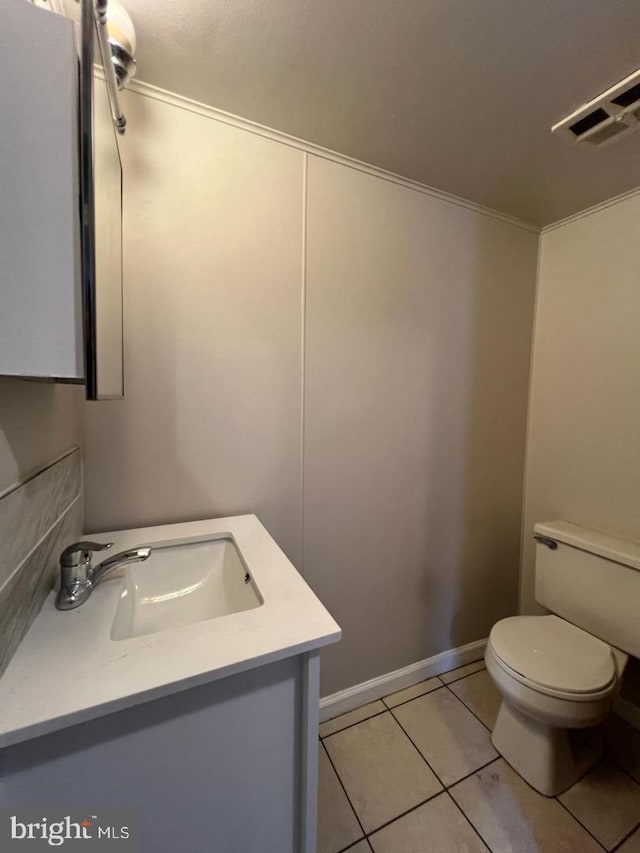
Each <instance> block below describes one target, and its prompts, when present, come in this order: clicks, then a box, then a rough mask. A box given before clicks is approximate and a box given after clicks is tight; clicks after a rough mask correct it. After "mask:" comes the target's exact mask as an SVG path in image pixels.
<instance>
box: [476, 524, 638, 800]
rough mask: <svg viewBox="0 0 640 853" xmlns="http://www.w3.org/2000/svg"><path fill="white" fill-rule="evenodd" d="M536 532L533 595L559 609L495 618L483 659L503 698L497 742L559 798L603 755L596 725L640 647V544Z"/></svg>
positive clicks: (554, 529)
mask: <svg viewBox="0 0 640 853" xmlns="http://www.w3.org/2000/svg"><path fill="white" fill-rule="evenodd" d="M535 530H536V539H537V543H538V544H537V546H536V598H537V600H538V601H539V602H540V603H541V604H543V605H544V606H545V607H547V608H548V609H549V610H552V611H553V612H552V614H551V615H545V616H513V617H509V618H507V619H502V620H501V621H500V622H497V623H496V624H495V625H494V626H493V628H492V630H491V633H490V636H489V640H488V642H487V648H486V652H485V661H486V664H487V670H488V672H489V674H490V676H491V678H492V679H493V681H494V682H495V684H496V686H497V688H498V690H499V691H500V693H501V694H502V704H501V706H500V710H499V713H498V717H497V720H496V724H495V726H494V729H493V732H492V736H491V740H492V742H493V745H494V746H495V748H496V749H497V750H498V752H499V753H500V754H501V755H502V756H503V758H504V759H505V760H506V761H507V762H508V763H509V764H510V765H511V766H512V767H513V769H514V770H516V771H517V772H518V773H519V774H520V775H521V776H522V777H523V778H524V779H525V780H526V781H527V782H528V783H529V784H530V785H531V786H532V787H533V788H535V789H536V790H537V791H539V792H540V793H542V794H545V795H546V796H554V795H556V794H559V793H561V792H562V791H564V790H566V789H567V788H569V787H570V786H571V785H573V784H574V782H575V781H577V779H578V778H579V777H580V776H581V775H583V774H584V773H586V772H587V770H589V768H590V767H592V766H593V765H594V764H595V763H596V762H597V761H598V759H599V758H600V756H601V755H602V736H601V731H600V725H599V724H600V723H601V722H602V721H603V720H604V718H605V717H606V716H607V714H608V713H609V712H610V710H611V707H612V701H613V697H614V696H615V694H616V692H617V690H618V688H619V685H620V681H621V678H622V674H623V672H624V669H625V666H626V664H627V660H628V655H627V652H629V653H630V654H637V653H638V650H640V628H639V627H638V622H637V619H636V617H635V614H636V613H637V612H638V609H637V608H638V607H640V546H638V545H636V544H634V543H624V542H621V541H620V540H613V539H609V538H608V537H604V536H602V534H598V533H594V532H592V531H587V530H585V529H583V528H578V527H576V526H575V525H571V524H569V523H567V522H553V523H550V524H545V525H536V528H535ZM596 633H597V636H596ZM610 643H615V645H611V644H610ZM622 648H624V649H625V650H624V651H622V650H621V649H622Z"/></svg>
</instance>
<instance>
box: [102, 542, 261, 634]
mask: <svg viewBox="0 0 640 853" xmlns="http://www.w3.org/2000/svg"><path fill="white" fill-rule="evenodd" d="M151 547H152V549H153V550H152V551H151V555H150V556H149V558H148V559H147V560H146V561H145V562H144V563H135V564H133V565H131V566H129V567H128V568H127V569H126V572H125V575H124V583H123V586H122V593H121V594H120V599H119V601H118V606H117V608H116V613H115V617H114V620H113V624H112V626H111V639H112V640H127V639H130V638H131V637H140V636H142V635H144V634H155V633H157V632H158V631H165V630H167V629H169V628H178V627H181V626H183V625H190V624H192V623H194V622H203V621H205V620H208V619H218V618H221V617H224V616H228V615H230V614H231V613H240V612H241V611H243V610H251V609H252V608H255V607H260V605H261V604H263V598H262V596H261V595H260V591H259V590H258V587H257V586H256V584H255V582H254V580H253V578H252V577H251V575H250V573H249V571H248V569H247V567H246V565H245V563H244V561H243V559H242V557H241V555H240V552H239V551H238V548H237V546H236V544H235V542H234V541H233V539H232V538H231V537H214V538H208V539H204V540H198V541H193V539H189V540H184V541H180V540H174V541H172V542H166V543H160V544H152V546H151Z"/></svg>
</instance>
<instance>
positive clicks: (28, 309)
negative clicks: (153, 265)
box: [0, 0, 84, 381]
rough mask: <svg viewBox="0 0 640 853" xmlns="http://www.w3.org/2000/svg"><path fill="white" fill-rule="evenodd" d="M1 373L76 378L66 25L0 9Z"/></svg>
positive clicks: (76, 283)
mask: <svg viewBox="0 0 640 853" xmlns="http://www.w3.org/2000/svg"><path fill="white" fill-rule="evenodd" d="M0 32H1V33H2V50H1V51H0V115H1V116H2V121H1V122H0V374H2V375H13V376H32V377H57V378H60V379H65V380H68V381H81V380H82V379H83V372H84V363H83V340H82V305H81V296H80V276H79V268H80V258H79V221H78V213H79V205H78V173H77V168H78V157H77V71H76V69H77V57H76V51H75V45H74V34H73V24H72V23H71V21H69V20H67V19H66V18H63V17H61V16H59V15H54V14H52V13H51V12H48V11H45V10H42V9H38V8H36V7H35V6H33V5H32V4H31V3H27V2H25V0H2V3H0Z"/></svg>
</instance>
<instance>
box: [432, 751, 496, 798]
mask: <svg viewBox="0 0 640 853" xmlns="http://www.w3.org/2000/svg"><path fill="white" fill-rule="evenodd" d="M501 758H502V756H501V755H496V757H495V758H492V759H491V761H487V763H486V764H481V765H480V767H476V769H475V770H472V771H471V773H467V775H466V776H463V777H462V778H461V779H456V781H455V782H452V783H451V784H450V785H448V786H447V787H446V788H445V791H450V790H451V788H455V787H456V785H460V783H461V782H466V781H467V779H470V778H471V777H472V776H475V775H476V773H479V772H480V771H481V770H486V769H487V767H490V766H491V765H492V764H495V762H496V761H500V759H501Z"/></svg>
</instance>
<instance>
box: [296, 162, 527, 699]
mask: <svg viewBox="0 0 640 853" xmlns="http://www.w3.org/2000/svg"><path fill="white" fill-rule="evenodd" d="M536 251H537V236H536V235H535V234H532V233H531V232H529V231H525V230H523V229H520V228H516V227H514V226H513V225H510V224H506V223H504V222H501V221H498V220H496V219H494V218H492V217H489V216H486V215H483V214H480V213H478V212H476V211H472V210H469V209H466V208H463V207H459V206H457V205H454V204H447V203H445V202H443V201H441V200H439V199H434V198H433V197H432V196H430V195H427V194H424V193H421V192H415V191H413V190H409V189H407V188H405V187H400V186H398V185H396V184H393V183H390V182H388V181H384V180H380V179H379V178H377V177H373V176H371V175H367V174H363V173H361V172H358V171H356V170H354V169H350V168H347V167H345V166H342V165H337V164H335V163H331V162H329V161H327V160H323V159H320V158H316V157H313V158H310V161H309V177H308V222H307V326H306V333H307V334H306V339H307V347H306V381H305V392H306V393H305V398H306V418H305V512H304V522H305V526H304V542H305V550H304V569H305V575H306V577H307V579H308V580H309V582H310V583H311V585H312V586H313V588H314V589H315V590H316V592H317V593H318V594H319V596H320V598H321V599H322V600H323V601H325V602H326V603H327V604H328V605H329V607H330V609H331V610H332V613H333V615H334V617H335V618H336V619H337V621H338V623H339V624H340V625H341V627H342V629H343V640H342V642H341V643H339V644H338V645H337V646H335V647H334V648H332V649H327V650H326V653H325V655H324V657H323V664H324V666H325V670H326V677H325V681H324V685H325V688H324V689H325V692H326V691H327V690H328V691H329V692H332V691H334V690H337V689H340V688H344V687H346V686H348V685H350V684H353V683H360V682H362V681H365V680H368V679H370V678H373V677H375V676H377V675H380V674H382V673H385V672H389V671H392V670H395V669H398V668H400V667H402V666H405V665H406V664H408V663H411V662H414V661H417V660H422V659H424V658H427V657H430V656H431V655H434V654H436V653H438V652H441V651H444V650H446V649H450V648H455V647H457V646H460V645H463V644H465V643H468V642H471V641H473V640H477V639H480V638H482V637H486V636H487V634H488V632H489V630H490V628H491V625H492V624H493V622H495V621H496V620H497V619H499V618H501V617H503V616H506V615H511V614H512V613H513V612H514V611H515V607H516V599H517V565H518V557H519V545H520V517H521V506H522V472H523V465H524V436H525V420H526V403H527V384H528V378H529V359H530V341H531V324H532V312H533V293H534V283H535V265H536Z"/></svg>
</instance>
